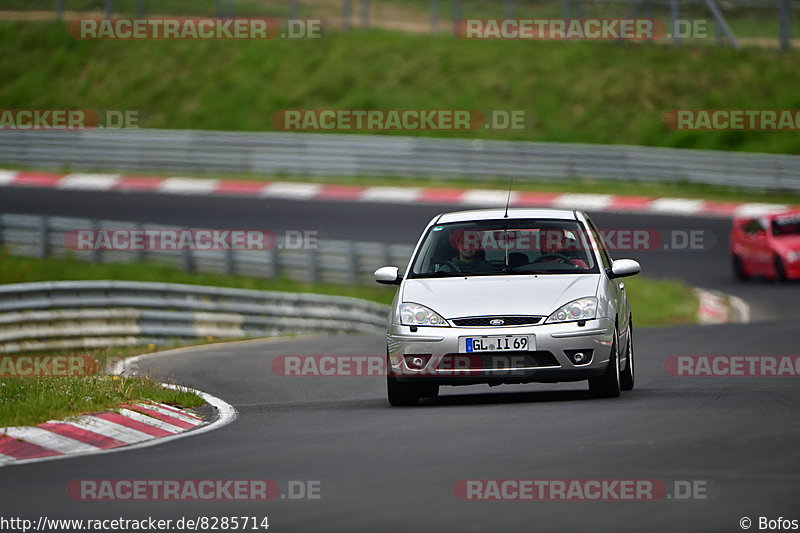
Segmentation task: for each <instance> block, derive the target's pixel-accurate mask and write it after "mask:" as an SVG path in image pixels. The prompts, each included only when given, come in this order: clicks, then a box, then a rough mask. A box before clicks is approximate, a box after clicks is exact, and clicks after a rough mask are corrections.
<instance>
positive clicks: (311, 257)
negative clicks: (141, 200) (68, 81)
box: [0, 214, 413, 284]
mask: <svg viewBox="0 0 800 533" xmlns="http://www.w3.org/2000/svg"><path fill="white" fill-rule="evenodd" d="M114 229H125V230H171V229H181V228H178V227H174V226H162V225H156V224H141V223H138V222H119V221H108V220H92V219H86V218H71V217H55V216H38V215H15V214H0V246H4V247H5V248H6V249H7V250H8V252H9V253H10V254H12V255H20V256H28V257H38V258H40V259H41V258H45V257H64V256H70V257H73V258H75V259H79V260H83V261H89V262H92V263H131V262H157V263H160V264H165V265H169V266H174V267H177V268H182V269H183V270H185V271H187V272H199V273H216V274H226V275H234V274H239V275H242V276H248V277H255V278H263V279H272V278H287V279H292V280H295V281H301V282H307V283H318V282H328V283H339V284H358V283H364V284H373V283H374V281H373V279H372V274H373V272H374V271H375V269H376V268H379V267H381V266H385V265H400V266H404V265H405V264H407V263H408V260H409V258H410V257H411V253H412V251H413V247H412V246H410V245H407V244H387V243H377V242H356V241H344V240H317V241H316V242H315V243H314V244H313V245H303V246H302V247H297V248H295V247H294V246H295V245H294V243H287V242H286V239H285V238H284V236H282V235H278V236H277V237H276V242H275V245H274V246H272V247H270V248H269V249H265V250H231V249H227V250H198V249H185V250H174V251H173V250H165V251H161V250H159V251H148V250H136V251H117V250H111V251H76V250H72V249H70V247H69V246H68V245H67V237H66V236H67V233H68V232H69V231H72V230H114Z"/></svg>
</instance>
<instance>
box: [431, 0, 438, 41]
mask: <svg viewBox="0 0 800 533" xmlns="http://www.w3.org/2000/svg"><path fill="white" fill-rule="evenodd" d="M438 32H439V0H431V33H438Z"/></svg>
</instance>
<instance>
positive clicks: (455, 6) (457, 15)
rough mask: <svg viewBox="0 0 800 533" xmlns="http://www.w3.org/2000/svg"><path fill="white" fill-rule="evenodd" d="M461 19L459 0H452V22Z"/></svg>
mask: <svg viewBox="0 0 800 533" xmlns="http://www.w3.org/2000/svg"><path fill="white" fill-rule="evenodd" d="M459 20H461V0H453V22H458V21H459Z"/></svg>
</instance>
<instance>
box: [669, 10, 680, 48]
mask: <svg viewBox="0 0 800 533" xmlns="http://www.w3.org/2000/svg"><path fill="white" fill-rule="evenodd" d="M680 18H681V0H670V2H669V20H670V22H671V23H672V24H671V25H670V31H671V32H672V42H674V43H675V44H681V37H680V34H679V33H678V20H679V19H680Z"/></svg>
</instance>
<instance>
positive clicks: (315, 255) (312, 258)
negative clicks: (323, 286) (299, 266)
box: [308, 248, 319, 283]
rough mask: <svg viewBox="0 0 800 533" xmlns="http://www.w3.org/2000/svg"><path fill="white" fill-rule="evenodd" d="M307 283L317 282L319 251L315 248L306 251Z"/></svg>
mask: <svg viewBox="0 0 800 533" xmlns="http://www.w3.org/2000/svg"><path fill="white" fill-rule="evenodd" d="M308 281H309V283H316V282H318V281H319V251H318V250H317V248H311V249H309V250H308Z"/></svg>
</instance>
